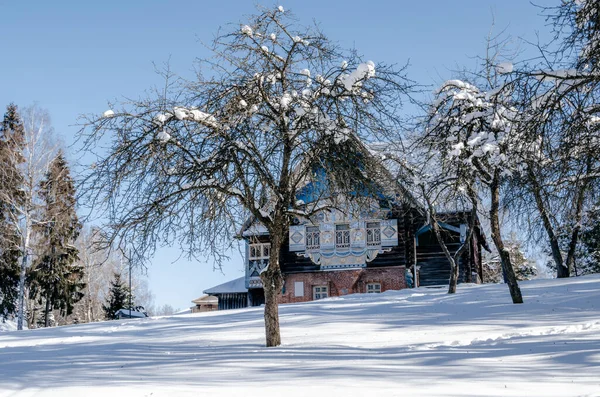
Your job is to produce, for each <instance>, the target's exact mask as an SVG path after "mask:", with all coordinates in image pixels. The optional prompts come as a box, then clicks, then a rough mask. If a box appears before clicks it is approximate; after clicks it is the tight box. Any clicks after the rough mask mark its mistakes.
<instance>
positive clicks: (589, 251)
mask: <svg viewBox="0 0 600 397" xmlns="http://www.w3.org/2000/svg"><path fill="white" fill-rule="evenodd" d="M578 251H579V252H578V254H579V255H578V258H577V262H578V263H577V268H576V271H577V275H584V274H590V273H600V202H598V203H597V204H596V206H594V207H593V208H592V209H591V210H590V211H589V212H588V214H587V219H586V222H585V223H584V225H583V228H582V233H581V247H580V249H579V250H578Z"/></svg>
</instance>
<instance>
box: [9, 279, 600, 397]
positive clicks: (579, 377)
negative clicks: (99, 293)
mask: <svg viewBox="0 0 600 397" xmlns="http://www.w3.org/2000/svg"><path fill="white" fill-rule="evenodd" d="M521 285H522V290H523V294H524V298H525V304H523V305H513V304H511V303H510V298H509V295H508V290H507V288H506V286H505V285H484V286H475V285H469V286H465V285H461V286H459V290H458V293H457V294H456V295H447V294H446V293H445V290H444V289H424V288H423V289H417V290H404V291H393V292H386V293H383V294H380V295H353V296H347V297H344V298H331V299H328V300H324V301H318V302H311V303H306V304H295V305H283V306H281V308H280V314H281V325H282V338H283V345H282V346H281V347H278V348H270V349H267V348H264V347H263V343H264V342H263V340H264V336H263V320H262V310H261V308H252V309H245V310H235V311H225V312H211V313H200V314H189V315H179V316H172V317H159V318H147V319H134V320H120V321H112V322H105V323H96V324H85V325H77V326H69V327H60V328H52V329H40V330H31V331H23V332H4V333H1V334H0V396H2V397H5V396H6V397H8V396H11V397H14V396H43V397H47V396H128V397H129V396H153V397H156V396H195V397H196V396H211V397H214V396H285V397H293V396H321V395H327V396H368V395H378V396H484V395H485V396H545V397H548V396H600V277H599V276H593V277H581V278H576V279H571V280H538V281H533V282H527V283H522V284H521Z"/></svg>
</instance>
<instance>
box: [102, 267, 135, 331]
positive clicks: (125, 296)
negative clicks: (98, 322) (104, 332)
mask: <svg viewBox="0 0 600 397" xmlns="http://www.w3.org/2000/svg"><path fill="white" fill-rule="evenodd" d="M108 294H109V295H108V300H107V301H106V305H102V309H103V310H104V314H105V316H106V319H107V320H115V319H116V318H117V312H118V311H119V309H128V308H129V307H130V305H129V302H130V295H131V292H130V291H129V288H128V287H126V286H125V285H124V284H123V282H122V281H121V275H120V274H119V273H115V277H114V279H113V281H112V282H111V283H110V290H109V292H108ZM131 301H132V300H131Z"/></svg>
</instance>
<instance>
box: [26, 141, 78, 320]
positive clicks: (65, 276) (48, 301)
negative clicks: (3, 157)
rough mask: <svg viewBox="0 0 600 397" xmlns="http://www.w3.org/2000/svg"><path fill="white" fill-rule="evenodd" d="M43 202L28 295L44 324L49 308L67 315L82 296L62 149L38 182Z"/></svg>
mask: <svg viewBox="0 0 600 397" xmlns="http://www.w3.org/2000/svg"><path fill="white" fill-rule="evenodd" d="M39 194H40V198H41V199H42V201H43V204H44V206H43V212H42V217H41V219H42V221H41V222H40V223H39V224H38V225H37V226H36V229H37V231H38V232H39V233H40V240H39V252H40V254H39V256H38V258H39V259H38V260H37V261H36V262H35V263H34V265H33V266H32V269H31V271H30V272H29V281H30V292H31V297H36V298H37V299H38V301H43V302H44V304H45V309H44V322H45V326H46V327H47V326H49V325H50V315H51V311H52V310H53V309H58V310H60V312H61V314H62V315H69V314H71V312H72V311H73V305H74V304H75V303H76V302H77V301H79V300H80V299H81V298H82V297H83V293H82V292H81V290H82V289H83V287H84V286H85V284H84V283H83V282H82V278H83V268H82V267H81V266H80V265H78V264H76V261H77V259H78V258H77V256H78V250H77V248H76V247H75V245H74V244H75V240H76V239H77V236H78V235H79V232H80V230H81V224H80V223H79V219H78V217H77V213H76V211H75V205H76V200H75V187H74V182H73V179H72V178H71V175H70V172H69V167H68V165H67V162H66V160H65V159H64V156H63V153H62V151H59V153H58V155H57V156H56V158H55V159H54V160H53V161H52V162H51V163H50V167H49V169H48V172H47V173H46V176H45V178H44V180H42V181H41V183H40V192H39Z"/></svg>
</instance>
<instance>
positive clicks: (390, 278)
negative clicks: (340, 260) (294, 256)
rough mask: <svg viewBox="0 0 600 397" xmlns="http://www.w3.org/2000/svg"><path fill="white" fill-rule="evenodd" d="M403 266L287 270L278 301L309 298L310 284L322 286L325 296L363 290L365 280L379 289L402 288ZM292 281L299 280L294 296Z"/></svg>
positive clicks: (311, 288) (306, 300) (294, 289)
mask: <svg viewBox="0 0 600 397" xmlns="http://www.w3.org/2000/svg"><path fill="white" fill-rule="evenodd" d="M405 272H406V268H405V267H404V266H393V267H378V268H362V269H344V270H337V271H318V272H306V273H289V274H285V275H284V280H285V291H284V293H283V294H282V295H281V297H280V299H279V303H297V302H308V301H312V300H313V287H314V286H322V285H325V286H327V287H328V295H329V296H342V295H348V294H356V293H365V292H367V283H370V282H376V283H380V284H381V291H382V292H384V291H388V290H399V289H403V288H406V279H405ZM296 282H302V283H303V288H302V291H303V296H296V292H297V291H296V288H295V287H296V284H295V283H296Z"/></svg>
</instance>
